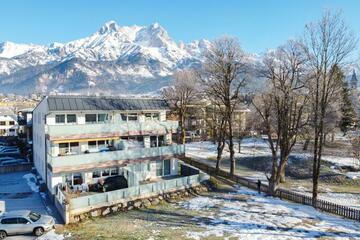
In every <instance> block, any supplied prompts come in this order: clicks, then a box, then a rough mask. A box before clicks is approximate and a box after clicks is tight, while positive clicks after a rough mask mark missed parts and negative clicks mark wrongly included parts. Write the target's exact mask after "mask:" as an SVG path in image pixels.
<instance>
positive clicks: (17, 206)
mask: <svg viewBox="0 0 360 240" xmlns="http://www.w3.org/2000/svg"><path fill="white" fill-rule="evenodd" d="M0 201H5V208H6V211H12V210H24V209H26V210H32V211H34V212H37V213H40V214H46V215H51V216H53V217H54V218H55V220H56V222H57V223H61V219H60V216H59V214H58V213H57V211H56V209H55V207H54V205H53V204H52V203H51V202H50V200H49V199H48V198H47V196H46V194H44V193H40V192H39V188H38V186H37V185H36V184H35V176H34V175H33V174H31V173H30V172H15V173H5V174H0ZM6 239H9V240H15V239H16V240H30V239H36V237H34V236H32V235H23V236H11V237H8V238H6ZM42 239H47V238H42Z"/></svg>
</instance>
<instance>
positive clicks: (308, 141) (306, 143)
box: [303, 138, 310, 151]
mask: <svg viewBox="0 0 360 240" xmlns="http://www.w3.org/2000/svg"><path fill="white" fill-rule="evenodd" d="M309 143H310V138H306V139H305V142H304V145H303V151H307V150H308V147H309Z"/></svg>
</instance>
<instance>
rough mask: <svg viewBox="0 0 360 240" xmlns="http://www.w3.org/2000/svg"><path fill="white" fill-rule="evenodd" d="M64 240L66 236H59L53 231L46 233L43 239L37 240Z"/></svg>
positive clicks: (38, 239)
mask: <svg viewBox="0 0 360 240" xmlns="http://www.w3.org/2000/svg"><path fill="white" fill-rule="evenodd" d="M67 236H69V237H70V236H71V235H67ZM63 239H64V235H62V234H57V233H56V232H55V230H51V231H49V232H47V233H45V234H44V235H42V236H41V237H38V238H37V240H63Z"/></svg>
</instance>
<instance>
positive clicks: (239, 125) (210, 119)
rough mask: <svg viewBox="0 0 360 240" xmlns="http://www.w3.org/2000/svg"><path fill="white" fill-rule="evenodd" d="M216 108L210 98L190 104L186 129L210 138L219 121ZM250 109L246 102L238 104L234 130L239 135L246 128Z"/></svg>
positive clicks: (198, 135) (235, 134) (234, 114)
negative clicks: (215, 122) (216, 122)
mask: <svg viewBox="0 0 360 240" xmlns="http://www.w3.org/2000/svg"><path fill="white" fill-rule="evenodd" d="M215 111H216V109H215V108H214V105H212V104H211V102H210V101H208V100H201V101H196V102H194V103H192V104H190V105H189V106H188V113H187V117H186V120H185V128H186V131H188V132H192V133H194V134H195V135H196V136H197V137H200V138H201V139H209V138H212V137H213V136H214V132H215V131H216V129H215V128H216V127H215V126H216V125H215V124H214V121H217V119H216V114H215ZM249 112H250V110H249V109H248V108H247V106H246V105H244V104H239V105H238V106H236V108H235V110H234V113H233V132H234V136H235V137H237V136H239V135H241V134H242V132H243V131H244V130H245V128H246V124H247V123H246V119H247V115H248V113H249Z"/></svg>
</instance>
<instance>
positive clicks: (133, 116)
mask: <svg viewBox="0 0 360 240" xmlns="http://www.w3.org/2000/svg"><path fill="white" fill-rule="evenodd" d="M121 120H123V121H137V120H138V114H137V113H122V114H121Z"/></svg>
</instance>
